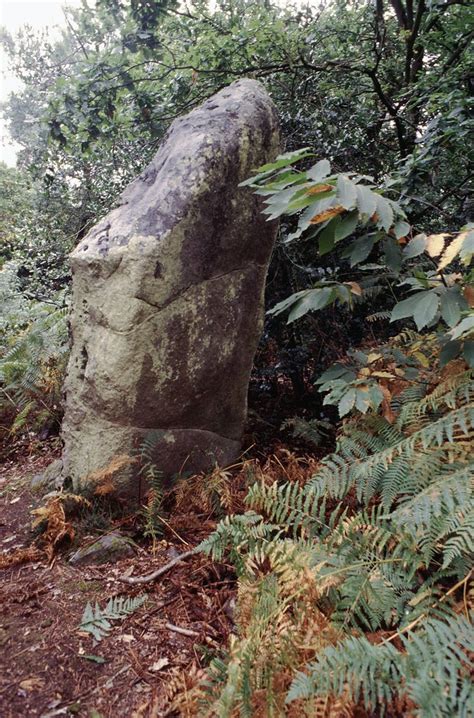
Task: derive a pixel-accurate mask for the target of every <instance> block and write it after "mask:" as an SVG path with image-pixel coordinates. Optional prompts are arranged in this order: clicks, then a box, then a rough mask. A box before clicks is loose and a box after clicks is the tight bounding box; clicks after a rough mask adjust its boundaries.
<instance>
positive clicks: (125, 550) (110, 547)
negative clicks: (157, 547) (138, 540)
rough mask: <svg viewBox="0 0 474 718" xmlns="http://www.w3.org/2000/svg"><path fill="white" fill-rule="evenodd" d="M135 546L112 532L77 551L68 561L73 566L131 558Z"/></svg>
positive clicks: (130, 541) (124, 537)
mask: <svg viewBox="0 0 474 718" xmlns="http://www.w3.org/2000/svg"><path fill="white" fill-rule="evenodd" d="M134 553H135V544H134V543H133V541H132V540H131V539H129V538H127V537H126V536H121V535H120V534H119V533H115V532H112V533H110V534H106V535H105V536H101V537H100V538H99V539H97V541H94V543H92V544H89V545H88V546H84V547H82V548H80V549H78V550H77V551H76V552H75V553H74V554H73V555H72V556H71V558H70V559H69V563H70V564H72V565H73V566H77V565H80V564H86V563H106V562H107V561H116V560H118V559H120V558H125V557H126V556H133V554H134Z"/></svg>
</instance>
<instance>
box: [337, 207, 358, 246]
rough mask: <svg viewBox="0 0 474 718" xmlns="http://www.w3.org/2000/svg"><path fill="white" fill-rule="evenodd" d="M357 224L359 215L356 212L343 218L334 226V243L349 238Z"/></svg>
mask: <svg viewBox="0 0 474 718" xmlns="http://www.w3.org/2000/svg"><path fill="white" fill-rule="evenodd" d="M358 222H359V215H358V213H357V211H355V212H351V213H350V214H348V215H347V216H346V217H343V218H342V219H341V221H340V222H339V223H338V224H337V225H336V226H335V232H334V239H335V241H336V242H340V241H341V240H342V239H345V238H346V237H349V235H351V234H353V233H354V230H355V229H356V227H357V224H358Z"/></svg>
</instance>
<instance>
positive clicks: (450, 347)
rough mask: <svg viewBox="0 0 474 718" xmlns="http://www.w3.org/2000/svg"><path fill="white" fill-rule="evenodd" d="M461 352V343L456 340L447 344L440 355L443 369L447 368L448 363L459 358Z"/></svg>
mask: <svg viewBox="0 0 474 718" xmlns="http://www.w3.org/2000/svg"><path fill="white" fill-rule="evenodd" d="M460 351H461V342H460V341H458V340H456V341H452V342H446V344H445V345H444V346H443V348H442V349H441V351H440V353H439V364H440V366H441V367H444V366H446V364H447V363H448V362H450V361H451V360H452V359H455V358H456V357H457V356H459V352H460Z"/></svg>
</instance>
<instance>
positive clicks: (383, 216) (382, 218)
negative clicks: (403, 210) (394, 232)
mask: <svg viewBox="0 0 474 718" xmlns="http://www.w3.org/2000/svg"><path fill="white" fill-rule="evenodd" d="M376 197H377V210H376V211H377V215H378V220H377V226H379V227H383V229H384V230H385V231H386V232H388V230H389V229H390V227H391V226H392V224H393V209H392V205H391V204H390V202H389V201H388V200H386V199H385V197H382V196H381V195H379V194H377V195H376Z"/></svg>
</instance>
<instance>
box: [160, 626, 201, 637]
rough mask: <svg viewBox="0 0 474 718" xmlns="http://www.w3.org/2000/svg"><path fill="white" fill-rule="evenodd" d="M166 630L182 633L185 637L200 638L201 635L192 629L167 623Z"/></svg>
mask: <svg viewBox="0 0 474 718" xmlns="http://www.w3.org/2000/svg"><path fill="white" fill-rule="evenodd" d="M165 628H167V629H168V631H174V632H175V633H181V634H182V635H183V636H191V637H194V636H199V633H198V632H197V631H192V630H191V629H190V628H181V626H175V625H174V624H173V623H165Z"/></svg>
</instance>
